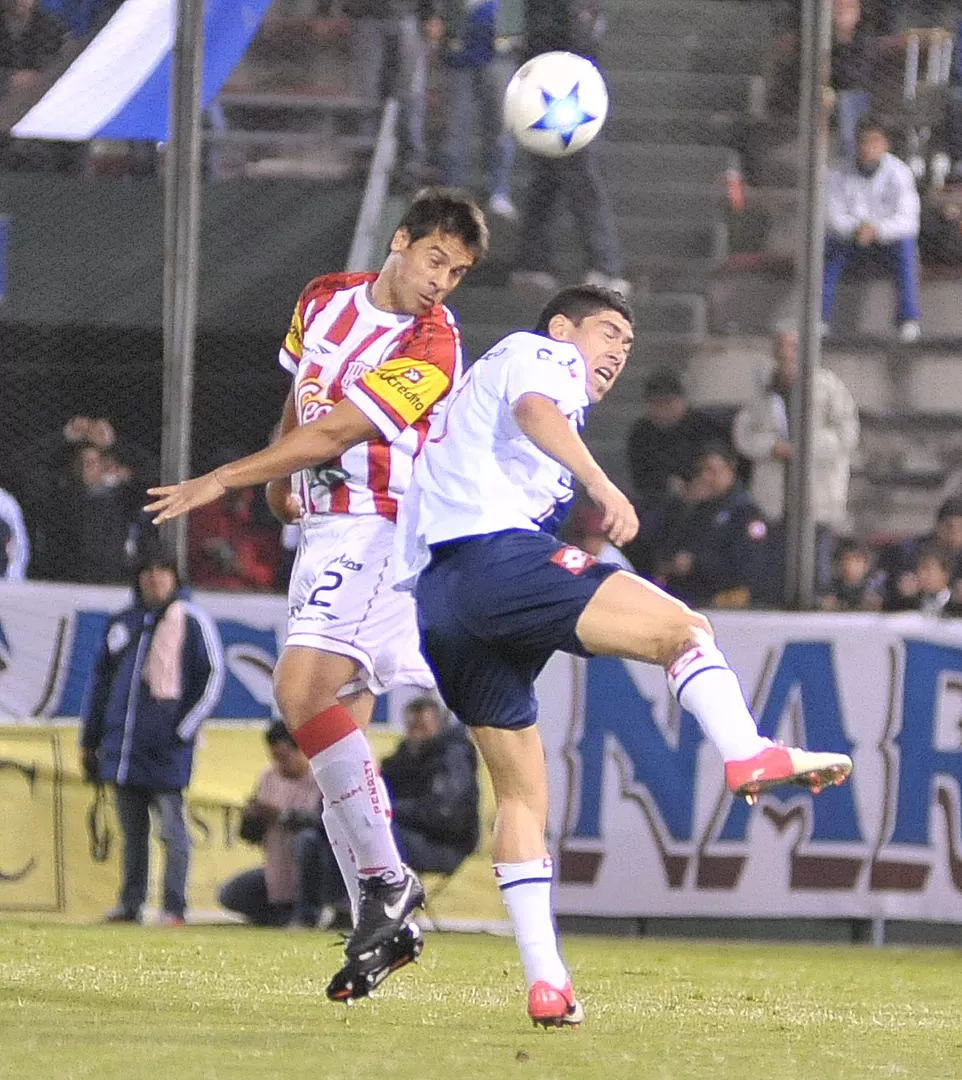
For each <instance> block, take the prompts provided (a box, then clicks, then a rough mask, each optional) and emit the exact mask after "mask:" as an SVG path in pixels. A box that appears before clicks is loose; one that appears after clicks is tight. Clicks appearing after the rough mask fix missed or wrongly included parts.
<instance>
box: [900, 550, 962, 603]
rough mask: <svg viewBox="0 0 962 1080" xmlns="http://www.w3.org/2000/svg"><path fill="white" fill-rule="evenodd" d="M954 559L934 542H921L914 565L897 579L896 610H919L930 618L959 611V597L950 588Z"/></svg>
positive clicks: (951, 585)
mask: <svg viewBox="0 0 962 1080" xmlns="http://www.w3.org/2000/svg"><path fill="white" fill-rule="evenodd" d="M953 571H954V559H953V557H952V554H951V553H950V552H948V551H946V550H945V549H944V548H942V547H940V546H939V545H938V544H935V543H928V544H923V545H922V546H921V547H920V548H919V550H918V553H917V555H916V558H915V565H914V566H913V568H912V569H911V570H910V571H908V572H906V573H904V574H902V575H901V577H900V580H899V582H898V595H899V600H898V606H897V610H899V611H918V612H919V613H920V614H922V615H929V616H931V617H932V618H939V617H942V616H946V617H948V616H959V615H962V597H959V596H958V595H957V593H958V592H959V590H958V587H957V585H958V583H957V582H956V588H955V589H953Z"/></svg>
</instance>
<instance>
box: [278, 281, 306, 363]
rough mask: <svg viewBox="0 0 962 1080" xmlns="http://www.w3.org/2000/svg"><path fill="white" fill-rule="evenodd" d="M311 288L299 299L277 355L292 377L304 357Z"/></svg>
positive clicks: (279, 361)
mask: <svg viewBox="0 0 962 1080" xmlns="http://www.w3.org/2000/svg"><path fill="white" fill-rule="evenodd" d="M309 288H310V286H308V288H307V289H305V290H304V291H303V292H302V293H301V295H300V296H299V297H298V298H297V304H296V305H295V307H294V314H293V315H292V316H291V325H290V326H289V327H288V330H287V333H286V334H285V336H284V341H283V343H282V344H281V348H280V351H279V352H278V354H277V362H278V363H279V364H280V365H281V367H282V368H284V370H285V371H289V372H290V373H291V375H296V374H297V366H298V364H300V362H301V357H302V356H303V355H304V311H305V308H306V306H307V292H308V289H309Z"/></svg>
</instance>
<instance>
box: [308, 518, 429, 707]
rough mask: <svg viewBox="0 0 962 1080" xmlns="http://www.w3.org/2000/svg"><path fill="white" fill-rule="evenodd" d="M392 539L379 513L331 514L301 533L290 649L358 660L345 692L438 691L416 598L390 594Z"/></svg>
mask: <svg viewBox="0 0 962 1080" xmlns="http://www.w3.org/2000/svg"><path fill="white" fill-rule="evenodd" d="M394 533H395V527H394V524H393V522H390V521H388V520H387V519H386V518H382V517H379V516H377V515H376V514H363V515H361V514H358V515H351V514H328V515H324V516H322V517H316V518H312V519H308V520H307V521H306V522H305V524H304V526H303V528H302V530H301V539H300V543H299V545H298V548H297V558H296V560H295V562H294V568H293V570H292V571H291V584H290V588H289V590H288V594H287V597H288V609H289V616H288V623H287V644H288V645H298V646H303V647H305V648H308V649H320V650H321V651H322V652H329V653H337V654H338V655H339V656H349V657H351V659H353V660H356V661H357V662H358V664H360V665H361V669H362V670H361V671H360V672H359V673H358V680H357V682H356V683H351V684H350V686H348V687H345V690H344V691H343V692H348V691H352V690H355V689H360V688H361V687H366V688H367V689H369V690H371V691H373V692H374V693H375V694H383V693H385V692H386V691H388V690H393V689H394V688H395V687H396V686H419V687H424V688H425V689H433V688H434V685H435V684H434V676H433V675H432V674H431V669H430V668H429V667H428V665H427V664H426V663H425V661H424V658H423V657H422V656H421V653H420V650H419V647H418V628H417V620H416V617H415V612H414V597H413V596H412V594H411V593H409V592H398V591H397V590H395V589H394V588H393V585H394V572H393V568H392V566H391V562H392V557H393V552H394Z"/></svg>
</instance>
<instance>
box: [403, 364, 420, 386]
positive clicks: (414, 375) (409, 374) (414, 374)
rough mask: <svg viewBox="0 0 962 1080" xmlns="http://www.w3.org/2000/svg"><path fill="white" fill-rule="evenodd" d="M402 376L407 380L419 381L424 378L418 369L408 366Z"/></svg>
mask: <svg viewBox="0 0 962 1080" xmlns="http://www.w3.org/2000/svg"><path fill="white" fill-rule="evenodd" d="M404 378H405V379H407V380H408V382H411V383H419V382H420V381H421V380H422V379H423V378H424V376H423V375H422V374H421V372H420V371H418V370H417V368H408V370H407V371H405V373H404Z"/></svg>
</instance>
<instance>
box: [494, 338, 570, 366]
mask: <svg viewBox="0 0 962 1080" xmlns="http://www.w3.org/2000/svg"><path fill="white" fill-rule="evenodd" d="M580 358H581V353H580V352H578V349H577V348H576V347H575V346H574V345H571V344H570V343H569V342H567V341H556V340H555V339H554V338H550V337H546V336H545V335H544V334H537V333H535V332H534V331H533V330H515V331H514V333H512V334H508V335H507V337H503V338H501V340H500V341H498V342H497V343H496V344H494V345H492V346H491V348H490V349H488V351H487V352H486V353H485V354H484V357H483V359H488V360H502V361H504V362H507V361H513V360H522V361H533V362H541V363H547V364H557V365H558V366H559V367H564V368H570V367H571V365H572V364H573V363H575V362H577V361H578V360H580Z"/></svg>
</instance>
